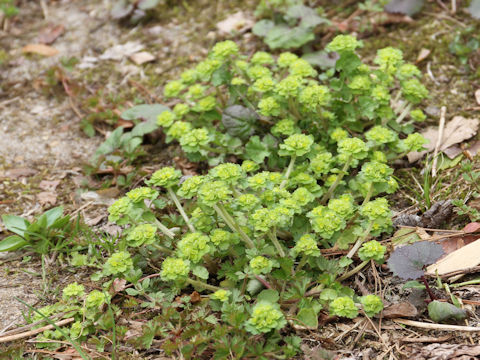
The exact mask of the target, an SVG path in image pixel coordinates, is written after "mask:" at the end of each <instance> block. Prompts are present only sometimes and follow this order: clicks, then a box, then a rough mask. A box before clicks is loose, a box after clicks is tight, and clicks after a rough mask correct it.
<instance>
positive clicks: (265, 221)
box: [249, 208, 277, 232]
mask: <svg viewBox="0 0 480 360" xmlns="http://www.w3.org/2000/svg"><path fill="white" fill-rule="evenodd" d="M249 221H250V223H251V224H252V226H253V228H254V229H255V231H259V232H267V231H269V230H270V229H271V228H272V227H274V226H275V225H276V224H277V217H276V214H275V213H274V212H273V211H272V210H269V209H266V208H260V209H257V210H255V212H254V213H253V214H252V215H251V216H250V218H249Z"/></svg>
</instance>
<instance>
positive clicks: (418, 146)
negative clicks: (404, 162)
mask: <svg viewBox="0 0 480 360" xmlns="http://www.w3.org/2000/svg"><path fill="white" fill-rule="evenodd" d="M427 143H428V140H427V139H425V138H424V137H423V136H422V135H421V134H419V133H413V134H409V135H408V136H407V138H406V139H405V140H403V144H404V145H405V147H406V149H407V151H422V150H423V149H424V147H423V145H425V144H427Z"/></svg>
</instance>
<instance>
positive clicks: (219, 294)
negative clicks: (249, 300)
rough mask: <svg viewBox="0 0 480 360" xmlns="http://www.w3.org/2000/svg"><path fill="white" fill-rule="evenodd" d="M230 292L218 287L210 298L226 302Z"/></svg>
mask: <svg viewBox="0 0 480 360" xmlns="http://www.w3.org/2000/svg"><path fill="white" fill-rule="evenodd" d="M230 294H231V292H230V291H228V290H224V289H220V290H217V291H215V292H214V293H213V294H211V295H210V299H213V300H220V301H221V302H226V301H228V298H229V297H230Z"/></svg>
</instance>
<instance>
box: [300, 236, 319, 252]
mask: <svg viewBox="0 0 480 360" xmlns="http://www.w3.org/2000/svg"><path fill="white" fill-rule="evenodd" d="M293 252H294V253H295V254H300V255H309V256H319V255H320V250H319V249H318V244H317V241H316V240H315V237H314V236H313V235H311V234H305V235H303V236H302V237H300V238H299V239H298V240H297V242H296V244H295V246H294V248H293Z"/></svg>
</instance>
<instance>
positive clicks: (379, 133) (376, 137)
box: [365, 125, 397, 144]
mask: <svg viewBox="0 0 480 360" xmlns="http://www.w3.org/2000/svg"><path fill="white" fill-rule="evenodd" d="M365 137H366V138H367V140H368V141H371V142H373V143H375V144H387V143H390V142H393V141H395V140H396V139H397V137H396V135H395V133H394V132H393V131H391V130H390V129H387V128H386V127H383V126H380V125H378V126H374V127H373V128H371V129H370V130H368V131H367V133H366V134H365Z"/></svg>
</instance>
